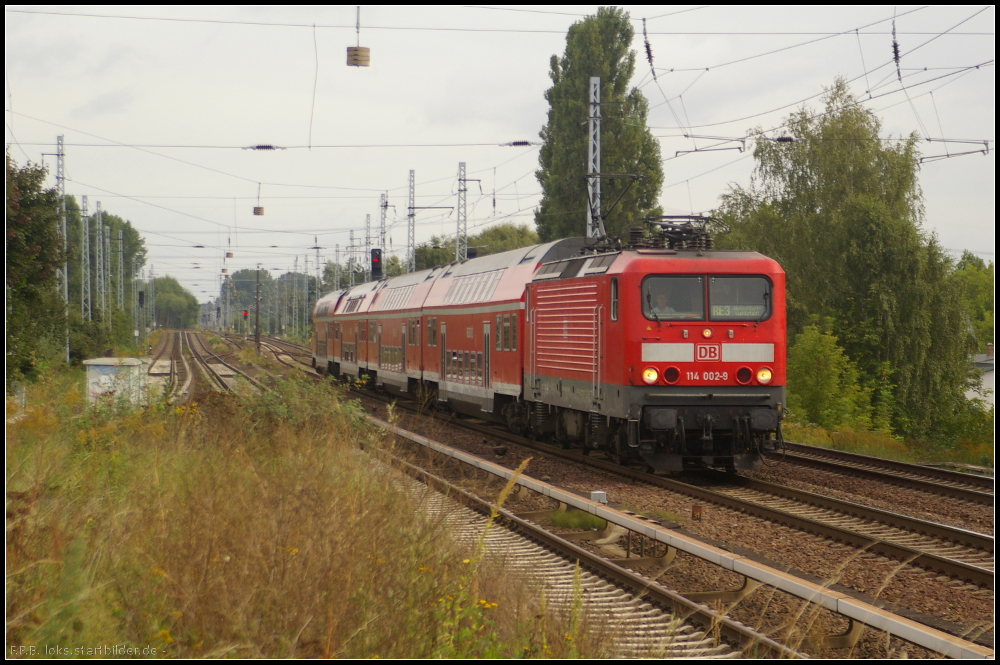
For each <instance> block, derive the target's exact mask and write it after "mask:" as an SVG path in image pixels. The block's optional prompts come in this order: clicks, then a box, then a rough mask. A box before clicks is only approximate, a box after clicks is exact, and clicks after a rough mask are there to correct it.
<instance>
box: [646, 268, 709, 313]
mask: <svg viewBox="0 0 1000 665" xmlns="http://www.w3.org/2000/svg"><path fill="white" fill-rule="evenodd" d="M642 313H643V315H644V316H645V317H646V318H647V319H650V320H651V321H684V320H704V319H705V278H704V277H702V276H700V275H697V276H695V275H676V276H675V275H669V276H667V275H664V276H659V275H657V276H653V277H647V278H646V279H645V281H643V283H642Z"/></svg>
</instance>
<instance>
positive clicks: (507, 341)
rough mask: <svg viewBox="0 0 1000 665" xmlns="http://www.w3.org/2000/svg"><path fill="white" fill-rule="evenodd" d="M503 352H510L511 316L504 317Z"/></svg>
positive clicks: (505, 315)
mask: <svg viewBox="0 0 1000 665" xmlns="http://www.w3.org/2000/svg"><path fill="white" fill-rule="evenodd" d="M503 350H504V351H510V314H504V315H503Z"/></svg>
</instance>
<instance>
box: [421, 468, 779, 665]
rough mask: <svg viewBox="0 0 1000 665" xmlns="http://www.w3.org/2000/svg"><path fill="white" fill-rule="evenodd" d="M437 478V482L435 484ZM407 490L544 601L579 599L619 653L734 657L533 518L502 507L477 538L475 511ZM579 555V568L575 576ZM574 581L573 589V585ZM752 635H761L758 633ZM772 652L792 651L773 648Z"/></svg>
mask: <svg viewBox="0 0 1000 665" xmlns="http://www.w3.org/2000/svg"><path fill="white" fill-rule="evenodd" d="M442 482H443V481H441V480H439V481H438V483H436V484H439V483H442ZM406 489H407V491H408V493H410V494H411V496H413V497H414V498H415V499H417V500H418V501H419V502H420V503H421V504H423V507H424V511H425V513H426V514H427V515H429V516H430V517H431V518H432V519H435V518H443V521H444V522H445V523H446V524H447V525H448V527H449V530H450V532H451V533H452V534H453V536H454V537H455V539H456V540H457V541H458V542H460V543H464V544H467V545H469V546H470V547H475V546H477V545H478V544H479V543H480V542H482V545H483V547H484V549H485V551H486V553H488V554H490V555H493V556H495V557H497V558H499V559H501V560H503V561H504V562H505V565H506V569H507V570H509V571H510V572H512V573H515V574H521V575H525V576H528V577H531V578H532V579H533V580H534V581H535V582H537V583H538V584H539V585H540V586H542V587H544V588H545V599H546V604H547V606H548V607H550V608H552V609H554V610H555V611H556V612H565V613H566V614H568V613H569V612H570V611H571V610H572V608H573V605H574V603H577V602H579V603H580V604H581V605H582V608H581V609H582V612H583V613H584V614H585V615H587V616H588V624H589V625H592V626H595V627H596V628H598V629H606V630H609V631H611V632H612V633H613V634H614V635H615V639H614V642H615V645H616V647H617V649H618V654H617V655H618V656H622V657H633V658H635V657H660V658H664V657H666V658H692V657H693V658H732V657H738V656H739V655H740V652H739V651H738V650H735V649H733V647H731V646H730V645H729V644H727V643H725V642H719V641H718V640H716V639H713V637H712V635H711V634H710V632H708V631H706V630H705V629H704V628H702V627H696V626H694V625H692V624H691V623H685V622H683V621H682V620H681V619H680V618H679V617H677V616H676V615H674V614H673V613H672V612H671V611H670V610H669V609H668V608H665V607H662V606H660V605H659V604H653V603H652V602H650V599H649V598H648V596H647V595H646V594H643V593H642V589H641V588H640V589H635V588H632V587H624V588H623V585H620V584H614V583H612V582H610V581H608V580H607V579H605V578H603V577H601V576H600V575H598V574H596V573H595V572H593V570H594V566H595V565H597V563H598V562H596V561H593V560H592V559H594V557H593V555H591V554H590V553H589V552H581V551H579V550H577V549H573V548H572V546H571V543H570V542H569V541H563V547H562V548H559V549H556V548H553V547H546V546H545V545H543V544H541V543H540V542H539V539H540V538H541V537H542V535H543V534H544V535H545V536H547V539H553V538H557V536H554V535H552V534H551V533H548V532H545V531H543V530H542V529H541V527H538V526H537V525H535V524H532V523H529V522H526V521H519V520H516V518H515V517H514V516H513V515H512V514H511V513H504V514H503V515H502V520H501V524H500V525H498V527H494V528H492V529H490V530H489V531H488V532H487V533H486V536H485V538H483V531H484V528H485V520H484V514H483V513H482V512H477V511H475V510H472V509H470V508H466V507H463V506H459V505H457V504H455V503H454V501H452V500H450V499H448V498H446V497H445V496H444V495H442V494H441V493H440V492H434V491H430V490H429V488H428V487H427V486H426V485H423V484H421V483H417V482H412V483H411V484H410V486H409V487H407V488H406ZM457 491H459V490H458V488H457V487H454V486H449V492H451V493H452V496H454V493H455V492H457ZM511 520H514V521H515V522H516V526H518V527H519V528H518V530H517V531H512V530H510V529H509V528H505V526H506V525H511V524H513V523H512V522H511ZM567 548H568V549H567ZM567 553H569V554H570V556H567ZM578 561H579V562H580V566H581V569H582V572H581V573H580V575H579V578H578V580H577V579H575V578H576V575H577V569H576V563H577V562H578ZM577 583H578V584H579V587H578V589H579V591H577V590H576V589H575V585H576V584H577ZM720 618H721V617H720ZM710 627H711V624H709V628H710ZM734 628H735V627H734ZM752 635H753V632H752V631H751V630H750V629H748V628H747V629H746V630H745V636H746V640H747V641H749V640H750V638H751V636H752ZM757 639H758V640H766V638H763V636H758V637H757ZM764 643H766V642H764ZM779 655H786V656H787V655H796V654H794V652H790V651H789V650H784V652H783V653H782V652H781V651H780V650H779Z"/></svg>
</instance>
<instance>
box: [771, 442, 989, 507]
mask: <svg viewBox="0 0 1000 665" xmlns="http://www.w3.org/2000/svg"><path fill="white" fill-rule="evenodd" d="M785 446H786V448H787V451H786V454H785V459H786V460H788V461H791V462H794V463H796V464H801V465H803V466H810V467H814V468H818V469H822V470H824V471H834V472H839V473H847V474H850V475H853V476H860V477H862V478H872V479H875V480H879V481H882V482H887V483H893V484H896V485H902V486H904V487H910V488H914V489H921V490H924V491H926V492H929V493H932V494H938V495H944V496H950V497H953V498H956V499H962V500H964V501H971V502H973V503H978V504H981V505H986V506H992V505H993V504H994V502H995V499H996V497H995V495H994V493H993V479H992V478H987V477H985V476H976V475H973V474H969V473H961V472H959V471H949V470H947V469H937V468H934V467H927V466H921V465H919V464H909V463H906V462H896V461H894V460H887V459H882V458H879V457H870V456H868V455H859V454H857V453H849V452H845V451H840V450H830V449H828V448H817V447H815V446H806V445H803V444H800V443H788V442H786V443H785ZM824 458H825V459H824Z"/></svg>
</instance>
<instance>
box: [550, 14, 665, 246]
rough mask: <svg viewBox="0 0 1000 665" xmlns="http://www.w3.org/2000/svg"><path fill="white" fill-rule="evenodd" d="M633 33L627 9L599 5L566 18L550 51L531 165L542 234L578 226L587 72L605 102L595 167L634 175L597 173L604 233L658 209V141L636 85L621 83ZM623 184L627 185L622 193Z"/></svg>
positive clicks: (583, 205) (583, 203)
mask: <svg viewBox="0 0 1000 665" xmlns="http://www.w3.org/2000/svg"><path fill="white" fill-rule="evenodd" d="M634 36H635V31H634V29H633V28H632V23H631V21H630V20H629V15H628V13H627V12H625V11H623V10H621V9H618V8H615V7H601V8H600V9H598V10H597V15H596V16H588V17H587V18H585V19H583V20H582V21H579V22H577V23H574V24H573V25H572V26H570V29H569V32H568V33H567V35H566V52H565V54H564V55H563V57H562V58H559V57H558V56H555V55H553V56H552V59H551V61H550V69H551V71H550V72H549V76H550V77H551V78H552V87H551V88H549V89H548V90H547V91H546V93H545V99H546V100H548V102H549V115H548V123H547V124H546V125H545V126H544V127H543V128H542V131H541V134H540V136H541V137H542V139H543V141H544V143H543V144H542V149H541V153H540V155H539V164H540V165H541V168H540V169H539V170H538V171H536V172H535V175H536V176H537V177H538V181H539V183H541V185H542V201H541V205H540V206H539V208H538V209H537V210H536V211H535V224H536V225H537V227H538V235H539V236H540V237H541V239H542V241H543V242H547V241H549V240H556V239H558V238H567V237H571V236H582V235H585V234H586V227H587V222H586V215H587V181H586V178H585V176H586V173H587V151H588V137H587V118H588V110H589V99H590V97H589V82H590V77H592V76H598V77H600V79H601V102H602V104H609V103H610V105H608V106H603V107H602V110H601V116H602V117H601V171H602V172H604V173H614V174H627V175H635V176H642V179H641V180H637V181H634V182H633V181H632V180H629V179H627V178H603V179H602V181H601V188H602V194H603V200H604V206H603V210H604V215H605V221H604V224H605V228H606V229H607V233H608V235H609V236H620V235H623V234H624V232H625V231H626V230H627V229H628V227H629V226H632V225H633V224H637V223H638V220H640V219H641V218H642V217H645V216H649V215H658V214H660V208H659V206H658V205H657V197H658V196H659V193H660V187H661V186H662V185H663V165H662V163H661V159H660V144H659V142H658V141H657V140H656V139H655V138H653V135H652V134H650V132H649V129H648V128H647V127H646V117H647V115H648V112H649V102H648V101H647V100H646V98H645V96H644V95H643V94H642V93H641V92H640V91H639V90H638V89H637V88H634V87H632V88H630V87H629V82H630V81H631V79H632V75H633V73H634V72H635V51H633V50H632V49H631V48H630V47H631V44H632V38H633V37H634ZM626 188H628V191H625V193H624V195H622V192H623V191H624V190H625V189H626ZM620 195H622V196H621V199H620V200H618V199H619V196H620ZM616 200H618V203H617V205H615V201H616ZM612 205H614V208H613V209H612V208H611V206H612ZM609 210H610V212H609Z"/></svg>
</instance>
